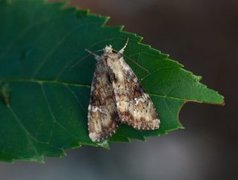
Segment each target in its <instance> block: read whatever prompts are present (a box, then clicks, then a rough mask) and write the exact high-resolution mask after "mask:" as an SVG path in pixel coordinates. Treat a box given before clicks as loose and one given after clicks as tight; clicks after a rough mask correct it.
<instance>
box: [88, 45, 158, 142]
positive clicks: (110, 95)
mask: <svg viewBox="0 0 238 180" xmlns="http://www.w3.org/2000/svg"><path fill="white" fill-rule="evenodd" d="M127 43H128V41H127V42H126V44H125V45H124V47H123V48H122V49H121V50H119V51H118V52H116V51H115V50H113V48H112V46H111V45H109V46H106V47H105V48H104V49H103V54H102V55H101V56H99V55H97V54H95V53H93V52H91V51H89V50H86V51H87V52H89V53H90V54H92V55H93V56H94V57H95V59H96V61H97V63H96V69H95V72H94V75H93V80H92V84H91V94H90V102H89V106H88V131H89V137H90V139H91V140H92V141H93V142H100V141H103V140H105V139H106V138H108V137H110V136H112V135H113V134H114V133H115V132H116V130H117V128H118V126H119V124H120V123H124V124H127V125H130V126H132V127H133V128H135V129H138V130H154V129H158V128H159V124H160V120H159V118H158V115H157V113H156V109H155V106H154V104H153V102H152V100H151V98H150V96H149V95H148V94H147V93H145V91H144V89H143V88H142V86H141V85H140V83H139V80H138V78H137V77H136V75H135V73H134V72H133V70H132V69H131V68H130V66H129V65H128V64H127V63H126V62H125V60H124V58H123V52H124V50H125V48H126V46H127Z"/></svg>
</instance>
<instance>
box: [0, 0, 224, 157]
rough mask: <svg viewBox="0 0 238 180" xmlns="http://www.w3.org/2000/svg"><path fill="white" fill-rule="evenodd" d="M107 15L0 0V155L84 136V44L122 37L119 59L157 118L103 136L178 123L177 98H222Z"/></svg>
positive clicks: (73, 142)
mask: <svg viewBox="0 0 238 180" xmlns="http://www.w3.org/2000/svg"><path fill="white" fill-rule="evenodd" d="M106 22H107V18H105V17H101V16H97V15H93V14H89V13H88V12H87V11H82V10H75V9H73V8H66V9H65V8H63V5H62V4H55V3H54V4H49V3H43V2H42V1H41V0H35V1H32V0H8V1H7V0H4V1H3V0H0V24H1V28H0V97H1V101H0V124H1V126H0V136H1V139H0V159H1V160H3V161H13V160H32V161H43V159H44V157H45V156H56V157H58V156H62V155H64V153H65V152H64V151H65V149H69V148H76V147H80V146H82V145H90V146H103V147H108V144H107V142H104V143H102V144H95V143H93V142H91V140H90V139H89V137H88V131H87V106H88V102H89V92H90V84H91V80H92V75H93V72H94V69H95V60H94V58H93V57H92V56H91V55H89V54H88V53H87V52H85V50H84V49H85V48H87V49H90V50H91V51H94V52H96V51H98V50H100V49H102V48H104V47H105V45H108V44H111V45H112V46H113V48H114V49H116V50H118V49H120V48H121V47H122V46H123V45H124V43H125V42H126V39H127V38H129V44H128V47H127V48H126V51H125V59H126V61H127V63H128V64H129V65H130V66H131V67H132V69H133V70H134V72H135V73H136V75H137V76H138V77H139V78H140V79H141V83H142V86H143V87H144V88H145V90H146V91H147V92H148V93H149V94H150V96H151V97H152V99H153V102H154V103H155V105H156V107H157V111H158V114H159V116H160V119H161V127H160V129H159V130H155V131H137V130H135V129H133V128H131V127H128V126H126V125H121V127H120V128H119V130H118V132H117V133H116V134H115V135H114V136H113V137H112V138H111V139H110V141H109V142H117V141H123V142H127V141H130V140H131V139H140V140H145V139H146V137H148V136H159V135H162V134H166V133H167V132H169V131H171V130H175V129H179V128H182V125H181V124H180V123H179V121H178V114H179V111H180V109H181V107H182V106H183V104H184V103H186V102H188V101H194V102H199V103H212V104H222V103H223V97H222V96H221V95H219V94H218V93H217V92H215V91H213V90H211V89H208V88H207V87H206V86H205V85H203V84H201V83H200V82H199V80H200V77H198V76H195V75H193V74H192V73H191V72H188V71H186V70H184V69H183V66H182V65H181V64H179V63H177V62H176V61H173V60H171V59H170V58H169V57H168V55H166V54H163V53H161V52H159V51H158V50H155V49H153V48H151V47H150V46H148V45H145V44H142V43H141V40H142V38H141V37H139V36H137V35H135V34H132V33H128V32H124V31H122V27H109V26H105V23H106Z"/></svg>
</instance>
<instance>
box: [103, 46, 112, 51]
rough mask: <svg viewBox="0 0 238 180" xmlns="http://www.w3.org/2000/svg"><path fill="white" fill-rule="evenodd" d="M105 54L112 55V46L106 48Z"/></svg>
mask: <svg viewBox="0 0 238 180" xmlns="http://www.w3.org/2000/svg"><path fill="white" fill-rule="evenodd" d="M104 53H112V45H109V46H106V47H105V48H104Z"/></svg>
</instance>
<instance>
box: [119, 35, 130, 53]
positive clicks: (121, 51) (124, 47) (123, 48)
mask: <svg viewBox="0 0 238 180" xmlns="http://www.w3.org/2000/svg"><path fill="white" fill-rule="evenodd" d="M128 41H129V38H127V40H126V43H125V45H124V46H123V47H122V48H121V50H120V51H118V53H119V54H123V52H124V50H125V49H126V46H127V44H128Z"/></svg>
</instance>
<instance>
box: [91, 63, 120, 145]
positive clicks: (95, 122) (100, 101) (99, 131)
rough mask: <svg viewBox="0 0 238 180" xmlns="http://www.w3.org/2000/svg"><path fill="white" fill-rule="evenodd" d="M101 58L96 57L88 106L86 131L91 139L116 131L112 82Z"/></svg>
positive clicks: (100, 139) (106, 135) (116, 121)
mask: <svg viewBox="0 0 238 180" xmlns="http://www.w3.org/2000/svg"><path fill="white" fill-rule="evenodd" d="M108 76H109V75H108V70H107V67H106V66H105V63H104V61H103V59H98V61H97V64H96V69H95V72H94V76H93V81H92V85H91V94H90V102H89V106H88V131H89V137H90V139H91V140H92V141H94V142H98V141H102V140H104V139H106V138H108V137H110V136H111V135H112V134H114V133H115V132H116V129H117V127H118V121H119V120H118V119H119V117H118V113H117V110H116V104H115V100H114V94H113V90H112V84H111V83H110V82H109V78H108Z"/></svg>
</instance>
